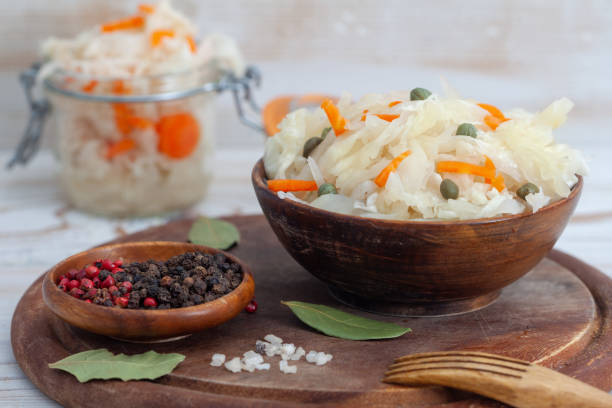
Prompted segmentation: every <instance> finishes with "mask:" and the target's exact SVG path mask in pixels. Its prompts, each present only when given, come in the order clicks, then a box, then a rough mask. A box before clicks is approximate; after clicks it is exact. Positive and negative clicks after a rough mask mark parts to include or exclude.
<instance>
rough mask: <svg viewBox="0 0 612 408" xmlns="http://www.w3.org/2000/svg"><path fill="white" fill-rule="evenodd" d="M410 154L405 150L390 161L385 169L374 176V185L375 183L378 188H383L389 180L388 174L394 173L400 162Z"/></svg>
mask: <svg viewBox="0 0 612 408" xmlns="http://www.w3.org/2000/svg"><path fill="white" fill-rule="evenodd" d="M410 153H412V152H411V151H410V150H406V151H405V152H404V153H402V154H400V155H399V156H397V157H396V158H394V159H393V160H391V163H389V164H388V165H387V167H385V168H384V169H382V171H381V172H380V173H379V174H378V176H376V178H375V179H374V183H376V185H377V186H378V187H384V186H385V185H386V184H387V180H388V179H389V174H391V172H393V171H395V170H396V169H397V167H398V166H399V165H400V163H401V162H402V160H404V159H405V158H406V157H408V156H410Z"/></svg>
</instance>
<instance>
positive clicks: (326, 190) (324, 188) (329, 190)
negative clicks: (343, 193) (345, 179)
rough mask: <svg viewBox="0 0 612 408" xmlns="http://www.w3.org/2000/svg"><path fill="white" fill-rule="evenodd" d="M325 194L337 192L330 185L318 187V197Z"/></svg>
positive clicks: (324, 184)
mask: <svg viewBox="0 0 612 408" xmlns="http://www.w3.org/2000/svg"><path fill="white" fill-rule="evenodd" d="M325 194H338V190H336V187H334V185H333V184H331V183H323V184H321V185H320V186H319V197H321V196H322V195H325Z"/></svg>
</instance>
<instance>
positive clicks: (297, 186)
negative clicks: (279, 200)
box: [268, 180, 317, 192]
mask: <svg viewBox="0 0 612 408" xmlns="http://www.w3.org/2000/svg"><path fill="white" fill-rule="evenodd" d="M268 188H269V189H270V190H272V191H274V192H277V191H317V183H315V182H314V181H308V180H268Z"/></svg>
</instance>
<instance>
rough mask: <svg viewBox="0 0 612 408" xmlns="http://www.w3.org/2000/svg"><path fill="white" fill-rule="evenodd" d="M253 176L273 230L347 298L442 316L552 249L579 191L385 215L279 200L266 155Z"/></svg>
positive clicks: (381, 308)
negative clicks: (543, 201)
mask: <svg viewBox="0 0 612 408" xmlns="http://www.w3.org/2000/svg"><path fill="white" fill-rule="evenodd" d="M252 182H253V186H254V188H255V193H256V195H257V199H258V200H259V205H260V206H261V208H262V210H263V212H264V214H265V216H266V218H267V219H268V222H269V223H270V225H271V226H272V229H273V230H274V233H275V234H276V236H277V237H278V239H279V240H280V242H281V243H282V244H283V246H284V247H285V249H286V250H287V251H288V252H289V253H290V254H291V256H293V258H294V259H295V260H296V261H297V262H299V263H300V264H301V265H302V266H303V267H304V268H306V270H307V271H309V272H310V273H312V274H313V275H314V276H316V277H317V278H319V279H321V280H322V281H324V282H326V283H327V284H328V285H329V288H330V290H331V292H332V294H333V295H334V296H335V297H336V298H338V299H339V300H340V301H342V302H344V303H347V304H349V305H352V306H355V307H358V308H361V309H365V310H368V311H373V312H378V313H382V314H390V315H399V316H439V315H446V314H456V313H463V312H467V311H470V310H476V309H479V308H482V307H484V306H486V305H488V304H490V303H491V302H493V301H494V300H495V299H496V298H497V297H498V296H499V293H500V291H501V289H502V288H503V287H505V286H507V285H509V284H510V283H512V282H514V281H515V280H517V279H518V278H520V277H521V276H523V275H524V274H526V273H527V272H529V271H530V270H531V269H532V268H533V267H534V266H535V265H536V264H537V263H538V262H540V260H541V259H542V258H543V257H544V256H545V255H546V254H547V253H548V252H549V251H550V249H551V248H552V247H553V245H554V244H555V242H556V241H557V239H558V238H559V236H560V235H561V233H562V232H563V229H564V228H565V225H566V224H567V222H568V220H569V217H570V216H571V214H572V213H573V212H574V209H575V208H576V205H577V203H578V199H579V197H580V193H581V191H582V178H581V177H579V180H578V183H577V184H576V186H575V187H574V188H573V190H572V192H571V194H570V195H569V197H567V198H565V199H563V200H560V201H557V202H555V203H553V204H550V205H548V206H546V207H544V208H542V209H540V210H539V211H537V212H536V213H535V214H532V213H523V214H517V215H511V216H501V217H496V218H483V219H477V220H466V221H390V220H378V219H372V218H364V217H358V216H351V215H343V214H339V213H333V212H330V211H325V210H321V209H318V208H315V207H312V206H309V205H306V204H301V203H298V202H296V201H293V200H283V199H280V198H279V197H278V196H277V194H276V193H274V192H272V191H270V190H269V189H268V187H267V184H266V175H265V170H264V166H263V161H262V160H260V161H259V162H257V164H256V165H255V167H254V168H253V173H252Z"/></svg>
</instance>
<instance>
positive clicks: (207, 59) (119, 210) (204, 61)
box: [39, 2, 245, 216]
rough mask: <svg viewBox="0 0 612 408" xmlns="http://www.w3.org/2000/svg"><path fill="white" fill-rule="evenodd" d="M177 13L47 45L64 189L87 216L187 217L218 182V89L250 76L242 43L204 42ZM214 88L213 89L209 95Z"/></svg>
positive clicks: (152, 9)
mask: <svg viewBox="0 0 612 408" xmlns="http://www.w3.org/2000/svg"><path fill="white" fill-rule="evenodd" d="M196 38H197V32H196V30H195V28H194V27H193V25H192V24H191V23H190V22H189V21H188V20H187V19H186V18H185V17H184V16H183V15H182V14H180V13H178V12H177V11H176V10H174V9H173V8H172V7H171V6H170V4H169V3H167V2H162V3H160V4H157V5H154V6H151V5H141V6H139V9H138V12H137V13H136V14H135V15H133V16H130V17H126V18H123V19H119V20H116V21H112V22H108V23H104V24H102V25H101V26H98V27H95V28H93V29H91V30H89V31H86V32H84V33H81V34H79V35H78V36H77V37H75V38H73V39H68V40H60V39H54V38H52V39H49V40H47V41H46V42H45V43H44V44H43V54H44V57H45V59H46V61H47V62H46V63H45V64H44V65H43V66H42V68H41V70H40V73H39V79H40V80H41V81H43V82H44V85H45V87H44V88H45V91H46V95H47V97H48V98H49V101H50V102H51V106H52V108H53V113H54V119H55V122H56V126H57V143H56V149H57V155H58V157H59V161H60V163H61V169H60V175H61V181H62V184H63V186H64V188H65V191H66V193H67V196H68V198H69V200H70V201H71V202H72V203H73V204H74V205H75V206H76V207H78V208H81V209H84V210H87V211H91V212H95V213H100V214H106V215H115V216H126V215H151V214H156V213H161V212H165V211H171V210H177V209H182V208H186V207H188V206H190V205H192V204H194V203H196V202H198V201H199V200H200V199H202V197H203V196H204V194H205V192H206V188H207V185H208V184H209V181H210V178H211V169H210V167H209V165H210V156H211V153H212V146H213V137H212V135H213V123H212V120H213V117H214V112H213V109H214V106H213V105H214V99H215V93H216V92H215V91H218V88H215V87H214V84H215V83H218V81H219V80H220V79H221V78H222V77H223V76H224V75H227V73H228V72H230V73H232V74H233V75H235V76H241V75H242V74H243V73H244V70H245V67H244V63H243V61H242V57H241V55H240V53H239V51H238V49H237V47H236V46H235V44H234V42H233V41H232V40H231V39H229V38H227V37H224V36H222V35H219V34H213V35H210V36H207V37H205V38H203V40H202V41H201V42H199V43H197V42H196V40H195V39H196ZM207 84H208V85H211V87H210V89H207V88H206V85H207Z"/></svg>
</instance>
